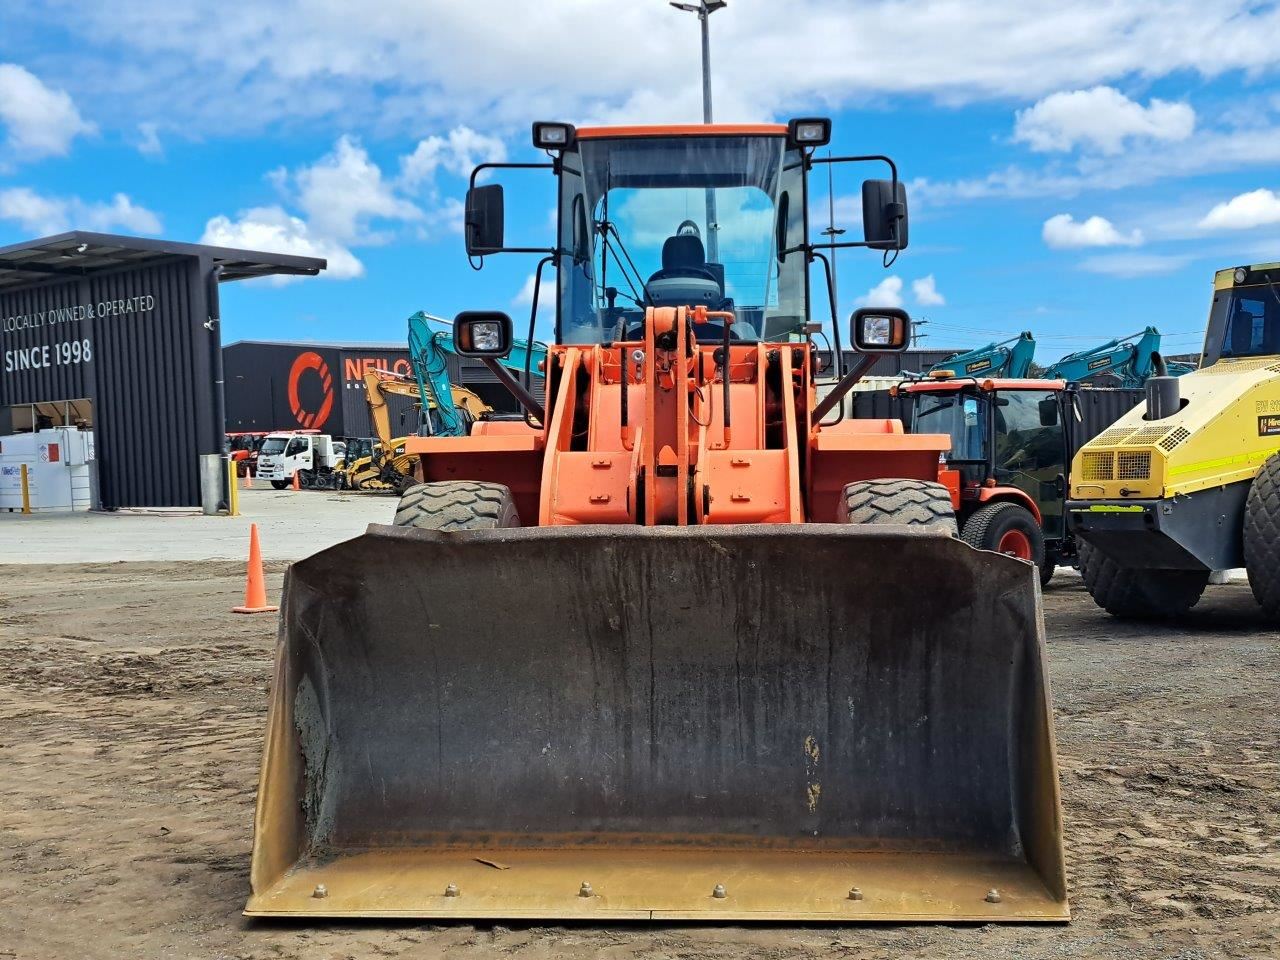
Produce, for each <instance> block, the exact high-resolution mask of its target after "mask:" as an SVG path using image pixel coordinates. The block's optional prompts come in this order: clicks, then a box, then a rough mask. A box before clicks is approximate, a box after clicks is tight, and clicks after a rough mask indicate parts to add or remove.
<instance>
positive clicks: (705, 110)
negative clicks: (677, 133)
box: [669, 0, 729, 263]
mask: <svg viewBox="0 0 1280 960" xmlns="http://www.w3.org/2000/svg"><path fill="white" fill-rule="evenodd" d="M669 2H670V3H671V6H673V7H675V8H676V9H677V10H683V11H684V12H685V13H696V14H697V15H698V22H699V23H700V24H701V26H702V122H703V123H710V122H711V35H710V33H709V32H708V31H707V21H708V20H709V19H711V15H712V14H713V13H715V12H716V11H717V10H721V9H723V8H724V7H727V6H728V5H729V3H728V0H698V2H697V3H676V2H675V0H669ZM719 230H720V224H718V223H716V192H715V190H714V189H713V188H711V187H708V188H707V259H708V260H709V261H710V262H712V263H718V262H719V260H720V243H719V241H718V240H717V238H716V233H717V232H718V231H719Z"/></svg>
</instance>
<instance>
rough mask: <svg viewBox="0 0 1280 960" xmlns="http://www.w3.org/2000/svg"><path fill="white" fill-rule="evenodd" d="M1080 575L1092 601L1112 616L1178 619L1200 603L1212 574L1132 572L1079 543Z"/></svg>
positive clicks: (1201, 572)
mask: <svg viewBox="0 0 1280 960" xmlns="http://www.w3.org/2000/svg"><path fill="white" fill-rule="evenodd" d="M1080 575H1081V576H1082V577H1083V578H1084V585H1085V587H1086V588H1087V589H1088V591H1089V595H1090V596H1091V597H1093V602H1094V603H1096V604H1097V605H1098V606H1100V607H1101V608H1102V609H1103V610H1105V611H1107V613H1109V614H1111V615H1112V616H1113V617H1123V618H1126V619H1133V620H1155V619H1161V618H1169V617H1178V616H1181V615H1182V614H1184V613H1186V612H1187V611H1188V610H1190V609H1191V608H1192V607H1194V606H1195V605H1196V603H1197V602H1198V601H1199V600H1200V594H1202V593H1204V588H1205V585H1206V584H1208V582H1209V571H1208V570H1204V571H1200V570H1133V569H1127V568H1125V567H1122V566H1120V564H1118V563H1116V561H1114V560H1112V559H1111V558H1110V557H1108V556H1107V555H1106V554H1104V553H1101V552H1100V551H1098V550H1096V549H1094V548H1093V547H1091V546H1089V544H1087V543H1085V542H1084V541H1081V542H1080Z"/></svg>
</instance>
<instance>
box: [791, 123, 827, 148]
mask: <svg viewBox="0 0 1280 960" xmlns="http://www.w3.org/2000/svg"><path fill="white" fill-rule="evenodd" d="M787 142H788V143H789V144H790V145H791V146H793V147H821V146H824V145H825V144H827V143H830V142H831V120H830V119H828V118H826V117H804V118H802V119H798V120H792V121H791V122H790V123H788V124H787Z"/></svg>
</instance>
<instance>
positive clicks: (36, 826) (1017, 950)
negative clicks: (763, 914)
mask: <svg viewBox="0 0 1280 960" xmlns="http://www.w3.org/2000/svg"><path fill="white" fill-rule="evenodd" d="M282 569H283V567H282V565H277V566H276V567H275V568H274V569H269V578H268V579H269V588H270V589H271V590H272V591H273V592H278V591H279V587H280V575H281V572H282ZM242 576H243V574H242V568H241V566H240V565H239V564H235V563H227V562H212V563H190V562H172V563H144V562H134V563H111V564H98V565H79V566H37V565H24V566H9V567H3V566H0V577H2V578H3V582H4V583H5V588H4V590H3V591H0V658H2V660H3V663H4V669H3V670H0V797H2V798H3V801H2V802H0V904H3V906H0V958H8V957H15V958H17V957H21V958H94V957H103V958H106V957H111V958H119V957H138V958H143V957H183V958H185V957H237V958H291V957H308V958H310V957H317V958H326V960H327V958H345V957H360V958H365V957H374V956H382V957H406V958H407V957H437V956H446V955H447V956H449V957H451V958H454V957H461V958H469V957H482V956H484V957H488V956H495V955H505V956H510V957H547V958H551V957H589V956H590V957H613V958H640V957H643V958H659V957H662V958H686V960H702V958H720V957H724V958H728V957H742V956H760V957H768V958H774V960H780V958H790V957H818V956H823V957H829V956H836V957H866V958H886V960H888V958H895V960H897V958H921V960H924V958H928V960H940V958H960V957H966V958H967V957H974V956H986V957H1009V958H1020V960H1021V958H1042V957H1043V958H1049V957H1054V958H1064V957H1072V958H1082V957H1083V958H1095V957H1097V958H1101V957H1108V958H1109V957H1116V958H1120V957H1124V958H1134V957H1136V958H1171V960H1172V958H1177V960H1198V958H1209V957H1250V958H1262V957H1276V956H1280V789H1278V788H1280V751H1278V750H1277V747H1278V746H1280V719H1278V712H1277V707H1276V704H1277V702H1278V701H1280V634H1277V633H1276V632H1275V631H1274V630H1273V629H1271V628H1270V627H1268V626H1267V625H1266V624H1264V623H1263V622H1262V620H1261V619H1260V617H1259V615H1258V613H1257V610H1256V607H1255V605H1254V603H1253V600H1252V597H1251V596H1250V594H1249V590H1248V586H1247V585H1245V584H1240V583H1232V584H1228V585H1224V586H1213V587H1210V588H1209V590H1208V592H1207V593H1206V596H1205V599H1204V601H1202V603H1201V604H1200V606H1199V607H1197V609H1196V610H1195V611H1194V612H1193V614H1192V615H1191V616H1190V617H1188V618H1187V619H1186V620H1185V621H1183V622H1181V623H1178V624H1175V625H1171V626H1162V627H1160V628H1158V629H1153V628H1149V627H1141V626H1135V625H1131V624H1124V623H1120V622H1117V621H1115V620H1112V619H1110V618H1109V617H1107V616H1106V615H1105V614H1102V613H1101V612H1100V611H1098V610H1097V609H1096V608H1095V607H1094V606H1093V603H1092V602H1091V601H1090V599H1089V597H1088V596H1087V595H1086V594H1085V592H1084V588H1083V586H1082V585H1081V582H1080V580H1079V578H1078V577H1072V576H1069V575H1063V576H1061V577H1060V578H1059V580H1058V581H1056V582H1055V583H1054V584H1053V585H1052V586H1051V587H1050V588H1049V590H1048V591H1047V593H1046V597H1045V609H1046V620H1047V626H1048V633H1049V649H1050V659H1051V672H1052V677H1053V684H1054V696H1055V700H1056V711H1057V727H1058V744H1059V750H1060V765H1061V771H1062V786H1063V797H1064V804H1065V814H1066V820H1067V859H1068V870H1069V875H1070V882H1071V900H1072V908H1073V912H1074V920H1073V921H1072V923H1071V924H1070V925H1068V926H1054V927H1036V926H1016V927H1010V926H973V925H971V926H961V927H936V926H935V927H907V926H874V927H845V928H827V927H815V926H805V927H791V926H779V925H772V926H754V927H727V928H723V927H712V926H663V925H618V926H612V927H605V928H596V927H586V926H570V927H548V926H529V925H480V926H473V925H469V924H461V925H459V924H451V925H439V924H382V923H348V924H341V925H339V924H335V925H330V926H326V927H321V928H308V927H306V926H303V925H300V924H281V923H262V922H251V921H248V920H246V919H244V918H243V917H241V915H240V910H241V908H242V907H243V905H244V899H245V896H246V894H247V892H248V866H249V850H250V840H251V838H250V829H251V821H252V808H253V798H254V789H255V785H256V777H257V765H258V758H259V751H260V743H261V736H262V730H263V726H264V714H265V709H266V703H267V678H268V675H269V670H270V659H271V648H272V644H273V641H274V632H275V624H274V620H273V618H270V617H234V616H232V615H230V614H229V613H228V612H227V610H228V608H230V607H231V606H232V605H233V604H235V603H237V602H239V599H240V591H241V590H242V582H243V581H242Z"/></svg>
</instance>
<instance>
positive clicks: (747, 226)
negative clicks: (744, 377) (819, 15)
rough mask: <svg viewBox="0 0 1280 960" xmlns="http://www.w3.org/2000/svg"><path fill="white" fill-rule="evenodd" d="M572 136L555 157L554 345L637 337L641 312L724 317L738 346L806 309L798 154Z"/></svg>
mask: <svg viewBox="0 0 1280 960" xmlns="http://www.w3.org/2000/svg"><path fill="white" fill-rule="evenodd" d="M601 133H602V134H604V135H602V136H595V135H593V134H591V133H589V132H587V131H583V132H582V134H580V135H579V137H578V138H577V141H576V143H575V146H574V148H573V149H571V150H567V151H565V153H564V154H563V156H562V158H561V164H562V167H561V175H560V223H559V237H560V245H561V247H562V248H563V249H565V250H568V251H571V255H570V256H569V257H567V258H566V260H565V261H564V262H563V263H562V265H561V270H560V277H559V301H560V311H559V331H558V334H559V335H558V339H559V340H560V342H563V343H586V344H591V343H602V342H610V341H612V340H613V339H614V337H615V334H616V332H617V331H618V330H622V331H623V335H624V337H625V338H627V339H635V336H636V334H637V332H638V331H639V330H640V329H641V325H642V324H643V321H644V311H645V307H646V306H658V307H663V306H685V305H692V306H698V305H702V306H705V307H707V309H708V310H712V311H717V310H733V311H734V313H735V315H736V317H737V322H736V323H735V324H734V330H733V335H734V338H735V339H740V340H748V341H751V340H777V339H785V338H787V337H788V336H789V335H790V334H792V333H795V332H798V331H799V330H801V329H802V327H803V324H804V321H805V317H806V315H807V313H808V305H807V293H808V291H807V289H806V282H805V277H806V273H807V266H806V262H805V258H804V256H803V255H800V254H799V253H796V254H793V255H789V256H781V257H780V256H779V250H780V249H781V250H786V249H787V248H788V247H797V246H799V245H801V244H802V243H803V241H804V227H805V224H804V158H803V156H802V153H801V150H800V149H799V148H798V147H794V146H788V144H787V138H786V136H785V128H779V132H778V133H776V134H756V135H746V134H742V135H722V136H710V137H709V136H688V135H674V136H670V135H669V136H661V135H658V136H644V137H635V136H617V135H612V134H611V132H610V131H601Z"/></svg>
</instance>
